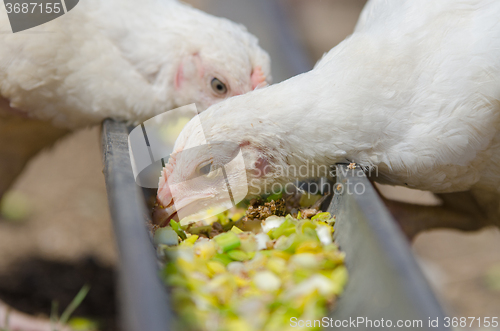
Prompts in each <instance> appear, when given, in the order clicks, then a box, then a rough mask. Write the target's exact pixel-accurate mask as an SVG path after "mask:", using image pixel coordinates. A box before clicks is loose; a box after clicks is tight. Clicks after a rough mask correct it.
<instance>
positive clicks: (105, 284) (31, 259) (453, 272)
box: [0, 0, 500, 330]
mask: <svg viewBox="0 0 500 331" xmlns="http://www.w3.org/2000/svg"><path fill="white" fill-rule="evenodd" d="M193 2H194V4H195V5H197V6H200V7H203V0H198V1H193ZM287 3H288V5H289V8H290V12H291V13H292V16H293V18H294V22H295V23H296V24H297V27H298V29H297V30H298V31H300V32H301V36H300V38H301V40H302V42H303V43H304V45H305V46H306V47H307V49H308V50H309V52H310V54H311V56H312V57H313V58H314V59H318V58H320V57H321V55H322V54H323V53H324V52H325V51H327V50H329V49H330V48H331V47H333V46H334V45H335V44H337V43H338V42H340V41H341V40H342V39H343V38H344V37H345V36H346V35H348V34H349V33H350V32H352V30H353V28H354V25H355V22H356V19H357V16H358V15H359V11H360V10H361V9H362V6H363V4H364V1H361V0H332V1H315V0H287ZM12 190H13V192H17V193H20V194H21V195H22V196H23V197H24V198H25V199H26V200H27V201H28V202H29V210H30V213H31V214H30V216H29V217H27V219H26V220H24V221H18V222H13V221H6V220H0V298H2V299H4V300H6V301H7V302H8V303H10V304H12V305H13V306H15V307H17V308H19V309H23V310H25V311H27V312H29V313H34V314H40V313H41V314H46V315H48V314H49V312H50V304H51V301H52V300H58V301H59V302H60V305H61V307H64V306H65V305H66V304H67V303H68V302H69V301H70V300H71V298H72V297H73V296H74V295H76V293H77V292H78V289H79V288H80V287H81V286H83V285H84V284H85V283H90V284H91V285H92V286H93V289H91V292H90V294H89V298H88V300H86V302H85V303H84V305H83V306H82V308H81V309H80V311H79V312H78V313H79V314H81V315H86V316H93V317H94V318H97V319H98V320H99V321H101V322H102V324H101V325H102V329H103V330H104V329H106V330H112V329H115V324H114V317H115V308H114V298H113V296H114V294H113V277H112V275H113V269H114V266H115V265H116V263H117V252H116V248H115V244H114V239H113V233H112V226H111V220H110V217H109V212H108V209H107V200H106V199H107V198H106V191H105V186H104V178H103V175H102V163H101V154H100V148H99V128H93V129H87V130H83V131H81V132H77V133H76V134H74V135H72V136H70V137H68V138H66V139H64V140H63V141H61V142H59V143H58V144H56V146H54V147H53V148H52V149H50V150H47V151H44V152H43V153H41V154H40V155H39V156H38V157H37V158H36V159H35V160H33V162H31V164H30V165H29V167H28V168H27V169H26V171H25V172H24V174H23V175H22V176H21V178H20V179H19V181H18V182H17V183H16V184H15V186H14V187H13V189H12ZM404 194H405V195H406V196H408V197H411V199H420V200H421V199H427V198H428V197H427V196H426V195H425V194H424V193H419V192H416V193H415V192H413V193H409V194H406V193H404ZM397 195H403V193H399V192H398V193H397ZM413 250H414V252H415V254H416V256H417V257H418V259H419V261H420V262H421V265H422V267H423V270H424V272H425V274H426V275H427V276H428V279H429V281H430V283H431V284H432V286H433V287H434V288H435V290H436V293H438V296H439V298H440V300H441V301H442V303H443V305H444V306H445V307H446V309H447V311H448V312H449V313H450V314H451V315H454V316H466V317H467V316H475V317H479V316H500V290H498V289H497V290H496V291H495V290H494V289H493V287H494V286H493V285H491V281H490V282H488V281H487V279H488V277H487V276H488V274H492V273H493V272H494V270H495V268H500V231H499V230H498V229H485V230H482V231H479V232H476V233H460V232H457V231H453V230H440V231H433V232H430V233H424V234H421V235H419V236H418V237H417V239H416V240H415V242H414V243H413ZM71 270H73V271H76V272H72V271H71ZM499 273H500V272H499ZM490 278H491V277H490ZM35 280H36V281H35ZM26 284H32V285H30V286H28V285H26ZM33 284H35V285H33ZM58 288H59V290H57V289H58ZM497 288H500V285H498V284H497ZM48 289H52V290H48ZM93 293H94V294H93Z"/></svg>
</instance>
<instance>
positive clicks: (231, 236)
mask: <svg viewBox="0 0 500 331" xmlns="http://www.w3.org/2000/svg"><path fill="white" fill-rule="evenodd" d="M214 240H215V242H216V243H217V245H219V247H220V248H221V250H222V251H223V252H227V251H230V250H232V249H235V248H238V247H240V245H241V242H240V239H239V238H238V236H237V235H236V234H235V233H234V232H226V233H221V234H219V235H218V236H216V237H214Z"/></svg>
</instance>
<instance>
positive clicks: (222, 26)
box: [0, 0, 271, 197]
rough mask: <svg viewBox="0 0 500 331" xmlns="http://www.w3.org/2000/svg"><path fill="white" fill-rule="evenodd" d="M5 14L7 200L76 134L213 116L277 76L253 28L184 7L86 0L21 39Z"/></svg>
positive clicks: (0, 144)
mask: <svg viewBox="0 0 500 331" xmlns="http://www.w3.org/2000/svg"><path fill="white" fill-rule="evenodd" d="M0 11H1V12H0V31H2V33H1V34H0V197H1V196H2V193H3V192H4V191H5V190H6V189H7V188H8V187H9V185H10V184H11V183H12V181H13V180H14V178H15V177H16V176H17V174H18V173H19V172H20V171H21V170H22V168H23V166H24V164H25V163H26V162H27V161H28V160H29V158H30V157H31V156H32V155H33V154H35V153H36V152H38V151H39V150H40V149H41V148H43V147H44V146H47V145H50V144H51V143H53V142H54V141H55V140H57V139H58V138H59V137H61V136H62V135H64V134H66V133H67V132H68V130H73V129H78V128H81V127H84V126H88V125H92V124H98V123H100V122H101V121H102V120H103V119H104V118H107V117H112V118H115V119H119V120H126V121H128V122H139V121H142V120H145V119H148V118H150V117H152V116H154V115H156V114H160V113H162V112H165V111H167V110H170V109H172V108H175V107H179V106H182V105H186V104H190V103H196V104H197V107H198V110H204V109H206V108H207V107H208V106H210V105H212V104H214V103H216V102H219V101H221V100H223V99H225V98H227V97H230V96H233V95H238V94H243V93H246V92H248V91H251V90H253V89H254V88H255V87H256V86H260V85H262V84H265V83H266V81H267V82H270V79H271V77H270V60H269V56H268V54H267V53H266V52H265V51H263V50H262V49H261V48H260V47H259V46H258V40H257V38H255V37H254V36H253V35H251V34H250V33H248V32H247V31H246V29H245V27H243V26H242V25H240V24H236V23H233V22H231V21H229V20H227V19H224V18H217V17H214V16H211V15H208V14H206V13H204V12H201V11H199V10H197V9H194V8H192V7H190V6H188V5H186V4H183V3H181V2H178V1H176V0H146V1H133V0H120V1H118V0H116V1H114V0H107V1H99V0H86V1H81V2H80V3H79V4H78V5H77V6H76V7H75V8H74V9H73V10H71V11H70V12H68V13H67V14H65V15H63V16H61V17H59V18H57V19H55V20H53V21H51V22H48V23H46V24H43V25H41V26H38V27H35V28H32V29H29V30H26V31H22V32H19V33H15V34H12V33H11V32H10V25H9V21H8V18H7V14H6V12H5V7H4V6H1V8H0Z"/></svg>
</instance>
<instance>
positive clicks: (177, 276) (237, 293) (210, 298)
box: [155, 196, 348, 331]
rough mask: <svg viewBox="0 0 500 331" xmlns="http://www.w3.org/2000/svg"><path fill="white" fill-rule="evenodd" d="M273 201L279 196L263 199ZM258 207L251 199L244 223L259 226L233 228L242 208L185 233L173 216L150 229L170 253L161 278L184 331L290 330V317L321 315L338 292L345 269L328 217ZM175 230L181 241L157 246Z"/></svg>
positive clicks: (333, 300) (241, 223) (188, 227)
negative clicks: (168, 224)
mask: <svg viewBox="0 0 500 331" xmlns="http://www.w3.org/2000/svg"><path fill="white" fill-rule="evenodd" d="M274 198H281V196H280V197H272V198H271V196H270V197H268V199H267V201H273V200H274ZM312 200H313V199H311V200H308V201H312ZM264 203H267V204H268V205H267V206H268V207H269V206H270V205H269V202H262V204H264ZM261 206H263V205H261ZM259 208H260V207H259V206H258V205H256V204H253V205H252V204H251V205H250V207H249V209H248V211H247V220H248V219H250V220H252V221H253V220H257V221H259V220H262V223H261V229H260V231H258V230H255V229H253V228H252V231H247V230H248V228H247V227H245V223H244V222H241V221H238V222H236V225H235V220H240V219H241V218H242V215H244V214H243V213H242V212H241V210H238V211H236V212H224V213H222V214H219V215H218V216H217V217H212V219H215V221H214V220H212V221H211V223H209V224H210V225H207V224H206V223H204V224H202V223H199V224H198V225H197V226H185V227H184V230H183V229H182V228H181V227H180V226H179V224H178V223H177V222H173V221H171V226H172V228H171V229H170V227H167V228H164V229H166V230H164V229H159V230H157V231H156V233H155V242H158V243H160V246H159V247H161V249H162V250H163V251H165V252H166V254H165V256H166V257H168V260H167V261H166V263H165V268H164V270H163V272H162V277H163V279H164V281H165V283H166V284H167V285H168V286H169V287H170V289H171V291H172V300H173V303H174V307H175V310H176V312H177V314H178V316H179V317H180V319H181V320H182V321H183V326H184V327H185V329H186V330H193V331H195V330H196V331H226V330H227V331H232V330H243V331H256V330H271V331H281V330H292V329H290V318H292V317H296V318H297V319H320V318H321V317H323V316H325V315H326V314H327V309H328V308H329V306H328V305H329V303H332V302H335V298H336V297H337V296H338V295H340V294H341V293H342V292H343V290H344V287H345V285H346V282H347V279H348V273H347V269H346V267H345V266H344V253H343V252H341V251H340V250H339V249H338V247H337V246H336V245H335V243H333V241H332V234H333V226H332V224H333V222H334V218H332V216H331V215H330V214H329V213H317V211H316V210H314V209H308V210H303V211H304V212H303V213H301V212H300V211H299V213H298V215H297V217H292V216H291V215H287V216H281V215H283V214H280V215H278V216H276V214H273V215H271V216H269V213H268V210H265V208H266V207H263V208H260V209H259ZM256 210H258V212H257V211H256ZM276 210H277V213H278V212H279V213H280V212H281V211H282V209H280V208H276ZM311 211H312V212H311ZM221 215H222V216H221ZM235 215H237V216H235ZM262 215H264V216H262ZM300 215H302V217H303V218H301V216H300ZM312 215H314V216H312ZM249 216H251V217H249ZM306 216H308V217H311V216H312V217H311V218H307V217H306ZM257 224H258V223H257ZM172 229H173V230H172ZM174 231H175V232H174ZM214 231H215V232H214ZM221 231H225V232H222V233H220V232H221ZM173 232H174V233H175V234H176V235H178V237H176V240H178V238H179V237H180V238H181V243H180V244H179V245H178V246H173V247H167V246H164V245H162V244H164V243H165V241H164V240H160V239H162V238H163V237H164V236H166V235H167V234H168V235H169V236H172V233H173ZM218 233H219V234H218ZM182 235H184V236H182ZM157 237H158V239H156V238H157ZM208 237H210V238H212V239H209V238H208ZM159 249H160V248H159ZM214 321H216V322H214ZM293 329H294V330H295V329H297V328H293ZM298 329H300V328H298Z"/></svg>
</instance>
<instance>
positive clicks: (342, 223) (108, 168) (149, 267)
mask: <svg viewBox="0 0 500 331" xmlns="http://www.w3.org/2000/svg"><path fill="white" fill-rule="evenodd" d="M208 3H209V8H212V9H213V12H212V13H214V14H218V15H221V16H226V17H228V18H230V19H233V20H235V21H239V22H242V23H244V24H245V25H247V26H248V27H249V30H250V31H252V32H254V33H255V34H257V35H258V37H259V38H260V39H261V45H262V46H263V47H264V48H265V49H267V50H269V52H270V53H271V58H273V59H280V61H276V62H275V63H277V64H278V65H275V66H274V70H275V71H274V72H273V76H274V78H275V80H277V81H279V80H282V79H285V78H287V77H290V76H292V75H295V74H298V73H300V72H303V71H305V70H307V69H308V68H309V63H308V62H307V57H306V56H304V55H303V54H304V53H303V52H302V50H301V49H300V47H299V46H298V44H297V43H296V42H295V40H294V38H293V35H291V34H290V31H291V29H289V28H288V26H287V22H286V15H284V13H283V11H281V8H280V6H279V5H278V3H277V2H275V1H272V0H252V1H248V0H246V1H245V0H208ZM254 17H255V18H258V19H256V20H254V19H253V18H254ZM259 32H260V35H259ZM128 133H129V128H128V127H127V126H126V125H125V124H123V123H119V122H115V121H112V120H106V121H104V123H103V131H102V149H103V154H104V156H103V161H104V175H105V178H106V186H107V191H108V199H109V205H110V210H111V215H112V218H113V224H114V231H115V237H116V241H117V244H118V249H119V253H120V254H119V255H120V266H119V284H118V286H119V291H118V293H119V302H120V314H121V322H122V327H123V329H124V330H127V331H146V330H147V331H165V330H181V329H182V327H178V324H177V323H176V319H175V315H174V314H173V311H172V306H171V303H170V300H169V295H168V292H167V289H166V288H165V286H164V285H163V283H162V282H161V280H160V278H159V276H158V275H159V266H158V262H157V259H156V253H155V250H154V248H153V244H152V240H151V237H150V235H149V233H148V230H147V228H146V223H145V221H146V220H147V219H149V218H150V215H149V214H148V213H149V212H150V211H149V210H148V208H147V203H146V199H145V194H144V193H146V195H148V194H149V193H150V192H144V191H143V190H141V188H140V187H139V186H137V185H136V183H135V180H134V175H133V171H132V167H131V163H130V157H129V150H128V140H127V138H128ZM339 169H340V170H341V171H337V178H336V179H337V183H339V184H342V185H343V187H345V188H346V189H344V190H342V189H339V190H335V194H334V196H333V199H332V202H331V203H330V206H329V208H328V210H329V211H330V212H331V213H332V214H334V215H336V219H337V222H336V225H335V229H336V231H335V240H336V242H337V243H338V244H339V245H340V247H341V249H342V250H343V251H344V252H345V253H346V265H347V268H348V270H349V282H348V285H347V288H346V290H345V292H344V294H343V295H342V297H341V298H340V299H339V301H338V302H337V305H336V309H335V311H333V312H332V314H331V316H329V317H327V318H326V319H328V323H329V325H331V328H335V329H339V330H343V329H347V328H351V327H352V328H355V329H356V330H371V329H375V328H376V329H381V330H385V329H390V328H391V327H392V328H395V329H398V328H397V326H399V325H398V324H397V323H398V321H401V322H402V323H403V325H401V329H415V330H417V329H418V330H426V329H429V330H430V329H432V330H447V328H444V327H443V326H442V322H443V318H444V316H445V315H444V313H443V311H442V309H441V307H440V306H439V304H438V302H437V300H436V298H435V296H434V294H433V293H432V291H431V290H430V288H429V286H428V284H427V283H426V281H425V279H424V277H423V276H422V273H421V271H420V269H419V267H418V265H417V264H416V262H415V259H414V257H413V255H412V253H411V250H410V247H409V245H408V242H407V241H406V239H405V238H404V237H403V235H402V233H401V232H400V231H399V229H398V227H397V226H396V225H395V222H394V220H393V219H392V217H391V215H390V214H389V212H388V211H387V210H386V208H385V207H384V205H383V204H382V201H381V200H380V198H379V197H378V195H377V193H376V191H375V190H374V188H373V187H372V184H371V183H370V182H369V181H368V179H367V178H366V176H365V175H364V174H363V173H362V172H361V171H359V170H358V171H347V168H346V167H345V166H342V165H339ZM349 187H351V188H352V189H351V190H350V191H349V190H347V188H349ZM354 187H357V188H358V189H357V190H354V189H353V188H354ZM330 318H331V319H330ZM436 318H438V319H439V321H440V323H439V326H438V327H432V328H431V327H429V321H435V320H436ZM382 319H383V320H384V321H385V324H383V325H380V324H379V325H378V326H377V323H380V321H381V320H382ZM388 320H390V321H391V326H389V325H388V324H387V321H388ZM354 321H355V322H354ZM369 321H371V324H370V322H369ZM408 321H410V322H411V326H410V324H408V323H409V322H408ZM415 321H421V324H418V322H416V323H417V324H415ZM358 322H359V324H358ZM353 323H355V324H353ZM404 323H406V324H404Z"/></svg>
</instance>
